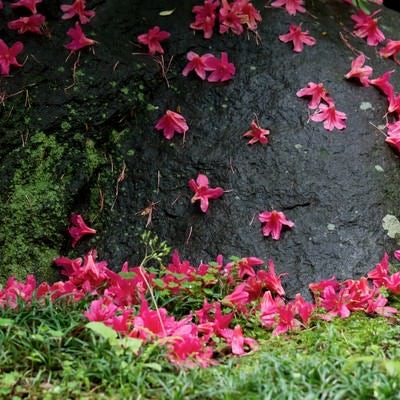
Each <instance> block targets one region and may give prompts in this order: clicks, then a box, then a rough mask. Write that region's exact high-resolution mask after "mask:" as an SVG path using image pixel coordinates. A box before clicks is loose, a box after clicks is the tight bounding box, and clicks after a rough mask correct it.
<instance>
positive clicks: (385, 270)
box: [367, 253, 389, 287]
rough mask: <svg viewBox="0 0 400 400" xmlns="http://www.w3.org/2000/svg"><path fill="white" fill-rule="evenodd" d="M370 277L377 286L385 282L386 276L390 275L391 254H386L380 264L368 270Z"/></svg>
mask: <svg viewBox="0 0 400 400" xmlns="http://www.w3.org/2000/svg"><path fill="white" fill-rule="evenodd" d="M367 276H368V278H369V279H371V280H372V281H373V282H374V285H375V286H376V287H381V286H383V285H384V284H385V281H386V278H387V277H388V276H389V255H388V254H387V253H385V254H384V256H383V258H382V260H381V261H380V263H379V264H376V265H375V268H374V269H373V270H372V271H370V272H368V275H367Z"/></svg>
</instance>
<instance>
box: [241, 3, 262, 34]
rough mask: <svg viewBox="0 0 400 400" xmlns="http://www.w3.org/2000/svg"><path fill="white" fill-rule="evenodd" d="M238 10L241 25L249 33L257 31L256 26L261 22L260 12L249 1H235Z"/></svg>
mask: <svg viewBox="0 0 400 400" xmlns="http://www.w3.org/2000/svg"><path fill="white" fill-rule="evenodd" d="M236 4H237V5H238V7H240V9H239V16H240V20H241V22H242V24H244V25H247V28H248V29H250V30H251V31H255V30H257V25H258V23H259V22H261V21H262V17H261V14H260V12H259V11H258V10H257V9H256V8H255V7H254V5H253V4H252V3H250V2H249V0H236Z"/></svg>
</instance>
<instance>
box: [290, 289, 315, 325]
mask: <svg viewBox="0 0 400 400" xmlns="http://www.w3.org/2000/svg"><path fill="white" fill-rule="evenodd" d="M294 305H295V308H296V313H297V314H299V315H300V318H301V320H302V322H303V324H304V325H307V324H308V322H309V321H310V318H311V316H312V314H313V312H314V311H315V305H314V304H312V303H309V302H307V301H305V300H304V298H303V296H302V295H301V294H300V293H297V294H296V297H295V300H294Z"/></svg>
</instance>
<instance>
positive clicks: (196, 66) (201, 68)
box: [182, 51, 214, 80]
mask: <svg viewBox="0 0 400 400" xmlns="http://www.w3.org/2000/svg"><path fill="white" fill-rule="evenodd" d="M186 58H187V59H188V60H189V62H188V63H187V64H186V67H185V68H184V69H183V71H182V75H183V76H188V75H189V73H190V72H191V71H194V72H196V74H197V76H198V77H199V78H200V79H202V80H204V79H206V71H211V69H210V68H209V67H207V61H208V60H209V59H210V58H214V56H213V55H212V54H209V53H207V54H203V55H202V56H200V55H198V54H197V53H195V52H194V51H189V53H187V55H186Z"/></svg>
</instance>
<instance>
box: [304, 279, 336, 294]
mask: <svg viewBox="0 0 400 400" xmlns="http://www.w3.org/2000/svg"><path fill="white" fill-rule="evenodd" d="M328 286H332V287H333V288H334V289H335V290H336V289H337V288H338V287H339V286H340V284H339V282H338V281H337V280H336V278H335V277H334V276H332V278H330V279H323V280H322V281H319V282H314V283H310V284H309V285H308V287H309V289H310V290H311V292H312V293H313V295H314V296H315V297H317V298H318V297H319V296H320V295H321V294H322V292H323V291H324V289H325V288H326V287H328Z"/></svg>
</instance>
